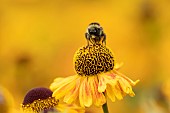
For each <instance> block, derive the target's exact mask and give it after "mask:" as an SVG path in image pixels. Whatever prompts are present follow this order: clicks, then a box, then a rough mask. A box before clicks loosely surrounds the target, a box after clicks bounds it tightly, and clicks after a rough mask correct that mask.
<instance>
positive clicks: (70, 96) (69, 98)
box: [63, 78, 81, 104]
mask: <svg viewBox="0 0 170 113" xmlns="http://www.w3.org/2000/svg"><path fill="white" fill-rule="evenodd" d="M75 82H76V84H75V86H74V88H73V89H72V90H71V91H70V92H68V94H66V95H65V97H64V100H63V101H64V102H66V103H67V104H71V103H72V102H73V101H75V100H76V98H77V97H78V94H79V87H80V82H81V81H80V78H78V79H77V80H76V81H75Z"/></svg>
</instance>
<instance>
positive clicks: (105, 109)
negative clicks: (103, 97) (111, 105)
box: [102, 102, 109, 113]
mask: <svg viewBox="0 0 170 113" xmlns="http://www.w3.org/2000/svg"><path fill="white" fill-rule="evenodd" d="M102 108H103V112H104V113H109V110H108V107H107V102H106V103H105V104H103V106H102Z"/></svg>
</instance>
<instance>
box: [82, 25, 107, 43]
mask: <svg viewBox="0 0 170 113" xmlns="http://www.w3.org/2000/svg"><path fill="white" fill-rule="evenodd" d="M85 36H86V39H87V42H88V45H89V44H90V43H91V44H106V35H105V33H104V32H103V28H102V27H101V26H100V24H99V23H97V22H93V23H91V24H89V26H88V28H87V31H86V33H85Z"/></svg>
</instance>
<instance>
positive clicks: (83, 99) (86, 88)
mask: <svg viewBox="0 0 170 113" xmlns="http://www.w3.org/2000/svg"><path fill="white" fill-rule="evenodd" d="M87 80H88V77H84V80H83V81H82V83H81V86H80V90H79V100H80V105H81V106H82V107H84V106H85V107H90V106H91V105H92V95H91V88H90V85H89V83H88V81H87Z"/></svg>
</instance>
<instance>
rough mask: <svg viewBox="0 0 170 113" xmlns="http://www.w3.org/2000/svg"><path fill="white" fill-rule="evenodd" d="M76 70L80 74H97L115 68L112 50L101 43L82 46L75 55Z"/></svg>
mask: <svg viewBox="0 0 170 113" xmlns="http://www.w3.org/2000/svg"><path fill="white" fill-rule="evenodd" d="M74 63H75V70H76V72H77V73H78V74H79V75H85V76H90V75H97V74H99V73H102V72H107V71H110V70H112V69H113V67H114V59H113V55H112V53H111V51H110V50H109V49H108V48H106V46H102V45H100V44H95V45H90V46H87V47H82V48H80V49H79V50H78V51H77V52H76V54H75V56H74Z"/></svg>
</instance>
